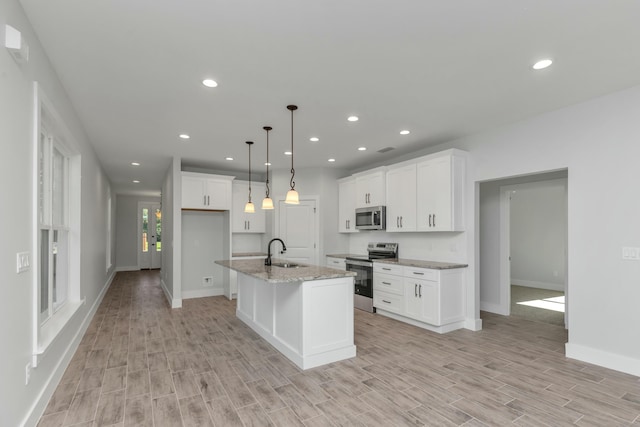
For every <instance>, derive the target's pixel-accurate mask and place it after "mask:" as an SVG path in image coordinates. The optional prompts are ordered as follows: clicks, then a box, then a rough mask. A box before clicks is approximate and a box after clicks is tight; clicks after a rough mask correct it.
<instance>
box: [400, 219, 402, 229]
mask: <svg viewBox="0 0 640 427" xmlns="http://www.w3.org/2000/svg"><path fill="white" fill-rule="evenodd" d="M400 228H402V217H400Z"/></svg>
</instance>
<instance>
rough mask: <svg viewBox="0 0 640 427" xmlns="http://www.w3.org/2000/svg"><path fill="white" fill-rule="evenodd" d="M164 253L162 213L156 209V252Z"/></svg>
mask: <svg viewBox="0 0 640 427" xmlns="http://www.w3.org/2000/svg"><path fill="white" fill-rule="evenodd" d="M161 251H162V212H160V209H156V252H161Z"/></svg>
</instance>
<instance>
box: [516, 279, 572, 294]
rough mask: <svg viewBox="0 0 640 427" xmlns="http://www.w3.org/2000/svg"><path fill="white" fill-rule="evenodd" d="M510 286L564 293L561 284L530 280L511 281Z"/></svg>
mask: <svg viewBox="0 0 640 427" xmlns="http://www.w3.org/2000/svg"><path fill="white" fill-rule="evenodd" d="M511 284H512V285H516V286H524V287H526V288H538V289H547V290H549V291H558V292H564V285H563V284H562V283H546V282H535V281H532V280H520V279H511Z"/></svg>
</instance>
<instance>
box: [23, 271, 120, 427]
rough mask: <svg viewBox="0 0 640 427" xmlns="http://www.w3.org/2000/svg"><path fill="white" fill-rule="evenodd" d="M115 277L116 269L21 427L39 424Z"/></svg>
mask: <svg viewBox="0 0 640 427" xmlns="http://www.w3.org/2000/svg"><path fill="white" fill-rule="evenodd" d="M115 276H116V270H115V269H114V271H113V272H112V273H111V275H110V276H109V278H108V279H107V281H106V282H105V284H104V285H103V286H102V290H101V291H100V294H98V298H96V300H95V302H94V303H93V305H92V306H91V308H90V309H89V311H88V312H87V314H86V315H85V317H84V319H83V320H82V323H81V324H80V328H79V329H78V331H77V332H76V333H75V335H74V336H73V339H72V340H71V342H69V345H68V346H67V348H66V349H65V351H64V353H63V354H62V357H61V358H60V360H59V361H58V363H57V364H56V366H55V368H54V369H53V371H52V372H51V375H49V378H48V379H47V381H46V382H45V385H44V387H43V388H42V390H41V391H40V394H39V395H38V397H37V398H36V400H35V402H34V404H33V405H32V406H31V409H30V410H29V412H28V413H27V416H26V418H25V420H24V422H23V423H22V424H21V425H23V426H35V425H37V424H38V420H39V419H40V417H41V416H42V414H43V413H44V410H45V409H46V408H47V404H48V403H49V400H50V399H51V396H53V393H54V392H55V391H56V388H57V387H58V384H60V380H61V379H62V376H63V375H64V371H65V370H66V369H67V366H69V362H71V359H72V358H73V355H74V354H75V352H76V350H77V349H78V346H79V345H80V341H82V338H83V337H84V334H85V332H87V328H89V324H91V320H92V319H93V316H94V315H95V314H96V311H98V307H100V304H101V303H102V300H103V299H104V296H105V295H106V293H107V290H108V289H109V287H111V283H112V282H113V278H114V277H115Z"/></svg>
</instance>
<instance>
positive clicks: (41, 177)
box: [38, 133, 47, 224]
mask: <svg viewBox="0 0 640 427" xmlns="http://www.w3.org/2000/svg"><path fill="white" fill-rule="evenodd" d="M46 141H47V137H46V135H45V134H44V133H41V134H40V141H39V143H38V222H39V223H40V224H45V223H46V218H47V216H46V212H47V211H46V193H47V187H46V183H45V181H46V179H45V176H46V173H47V170H46V163H45V158H46V157H45V150H46V146H47V142H46Z"/></svg>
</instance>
